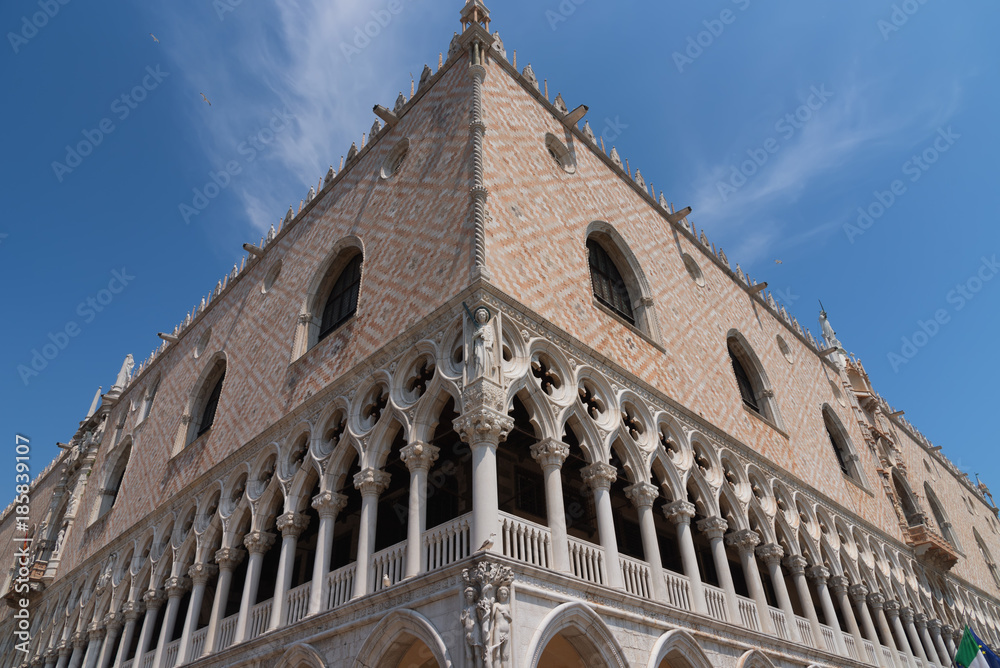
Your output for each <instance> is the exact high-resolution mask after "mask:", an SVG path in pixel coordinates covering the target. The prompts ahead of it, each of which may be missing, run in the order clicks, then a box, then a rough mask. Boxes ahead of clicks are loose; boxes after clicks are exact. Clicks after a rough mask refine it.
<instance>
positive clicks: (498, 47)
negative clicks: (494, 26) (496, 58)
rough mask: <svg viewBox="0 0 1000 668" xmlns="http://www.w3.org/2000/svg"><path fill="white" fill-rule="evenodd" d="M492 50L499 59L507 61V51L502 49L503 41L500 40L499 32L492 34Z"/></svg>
mask: <svg viewBox="0 0 1000 668" xmlns="http://www.w3.org/2000/svg"><path fill="white" fill-rule="evenodd" d="M493 50H494V51H496V52H497V53H498V54H499V55H500V57H501V58H503V59H504V60H507V50H506V49H505V48H503V40H502V39H500V31H499V30H497V31H496V32H495V33H493Z"/></svg>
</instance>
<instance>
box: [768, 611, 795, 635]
mask: <svg viewBox="0 0 1000 668" xmlns="http://www.w3.org/2000/svg"><path fill="white" fill-rule="evenodd" d="M767 611H768V613H769V614H770V615H771V624H772V625H773V626H774V630H775V631H776V632H777V633H778V637H779V638H781V639H782V640H791V639H792V635H791V633H790V632H789V628H788V624H787V623H786V621H785V613H784V611H783V610H779V609H778V608H772V607H770V606H768V608H767Z"/></svg>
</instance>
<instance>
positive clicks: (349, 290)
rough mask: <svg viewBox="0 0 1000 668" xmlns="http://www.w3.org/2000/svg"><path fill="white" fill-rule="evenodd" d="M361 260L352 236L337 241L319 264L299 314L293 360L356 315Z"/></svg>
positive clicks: (359, 248) (356, 240)
mask: <svg viewBox="0 0 1000 668" xmlns="http://www.w3.org/2000/svg"><path fill="white" fill-rule="evenodd" d="M364 258H365V248H364V244H363V243H362V241H361V239H360V238H358V237H356V236H354V235H351V236H347V237H344V238H343V239H340V240H339V241H337V243H335V244H334V246H333V248H332V249H331V250H330V252H329V253H328V254H327V256H326V257H325V258H324V259H323V261H322V262H321V263H320V264H319V267H318V268H317V270H316V272H315V273H314V274H313V278H312V280H311V281H310V282H309V288H308V289H307V291H306V294H305V299H304V300H303V304H302V309H301V311H300V312H299V330H298V332H297V335H296V342H295V357H296V358H297V357H300V356H301V355H303V354H305V353H306V351H308V350H310V349H311V348H313V347H314V346H315V345H316V344H317V343H319V342H320V341H322V340H323V339H324V338H326V337H328V336H329V335H330V334H332V333H333V332H334V331H336V330H337V329H339V328H340V327H342V326H343V325H345V324H346V323H347V322H348V321H349V320H350V319H351V318H352V317H353V316H354V314H355V313H356V312H357V310H358V304H359V302H360V300H361V281H362V274H363V266H364Z"/></svg>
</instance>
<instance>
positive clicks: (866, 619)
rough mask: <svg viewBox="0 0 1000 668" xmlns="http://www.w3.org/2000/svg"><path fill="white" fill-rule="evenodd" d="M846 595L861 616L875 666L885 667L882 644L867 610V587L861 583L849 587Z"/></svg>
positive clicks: (892, 665)
mask: <svg viewBox="0 0 1000 668" xmlns="http://www.w3.org/2000/svg"><path fill="white" fill-rule="evenodd" d="M847 595H848V596H849V597H850V599H851V601H853V602H854V607H855V610H856V611H857V613H856V614H857V615H860V616H861V626H862V629H863V631H864V634H865V637H866V638H867V639H868V642H870V643H871V644H872V647H873V648H874V649H875V665H878V666H886V663H885V659H884V658H883V657H882V643H881V642H879V639H878V632H877V631H876V630H875V623H874V622H873V621H872V615H871V612H870V611H869V610H868V587H867V586H866V585H865V584H863V583H861V584H856V585H851V586H850V587H848V589H847ZM862 656H863V654H862ZM895 665H896V662H895V661H893V662H891V663H890V664H889V665H888V666H886V668H893V667H894V666H895Z"/></svg>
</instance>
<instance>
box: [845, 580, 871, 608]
mask: <svg viewBox="0 0 1000 668" xmlns="http://www.w3.org/2000/svg"><path fill="white" fill-rule="evenodd" d="M847 595H848V596H850V597H851V600H852V601H854V602H855V603H857V604H859V605H860V604H862V603H864V602H865V601H867V600H868V586H867V585H865V584H864V583H860V584H856V585H851V586H850V587H848V588H847Z"/></svg>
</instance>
